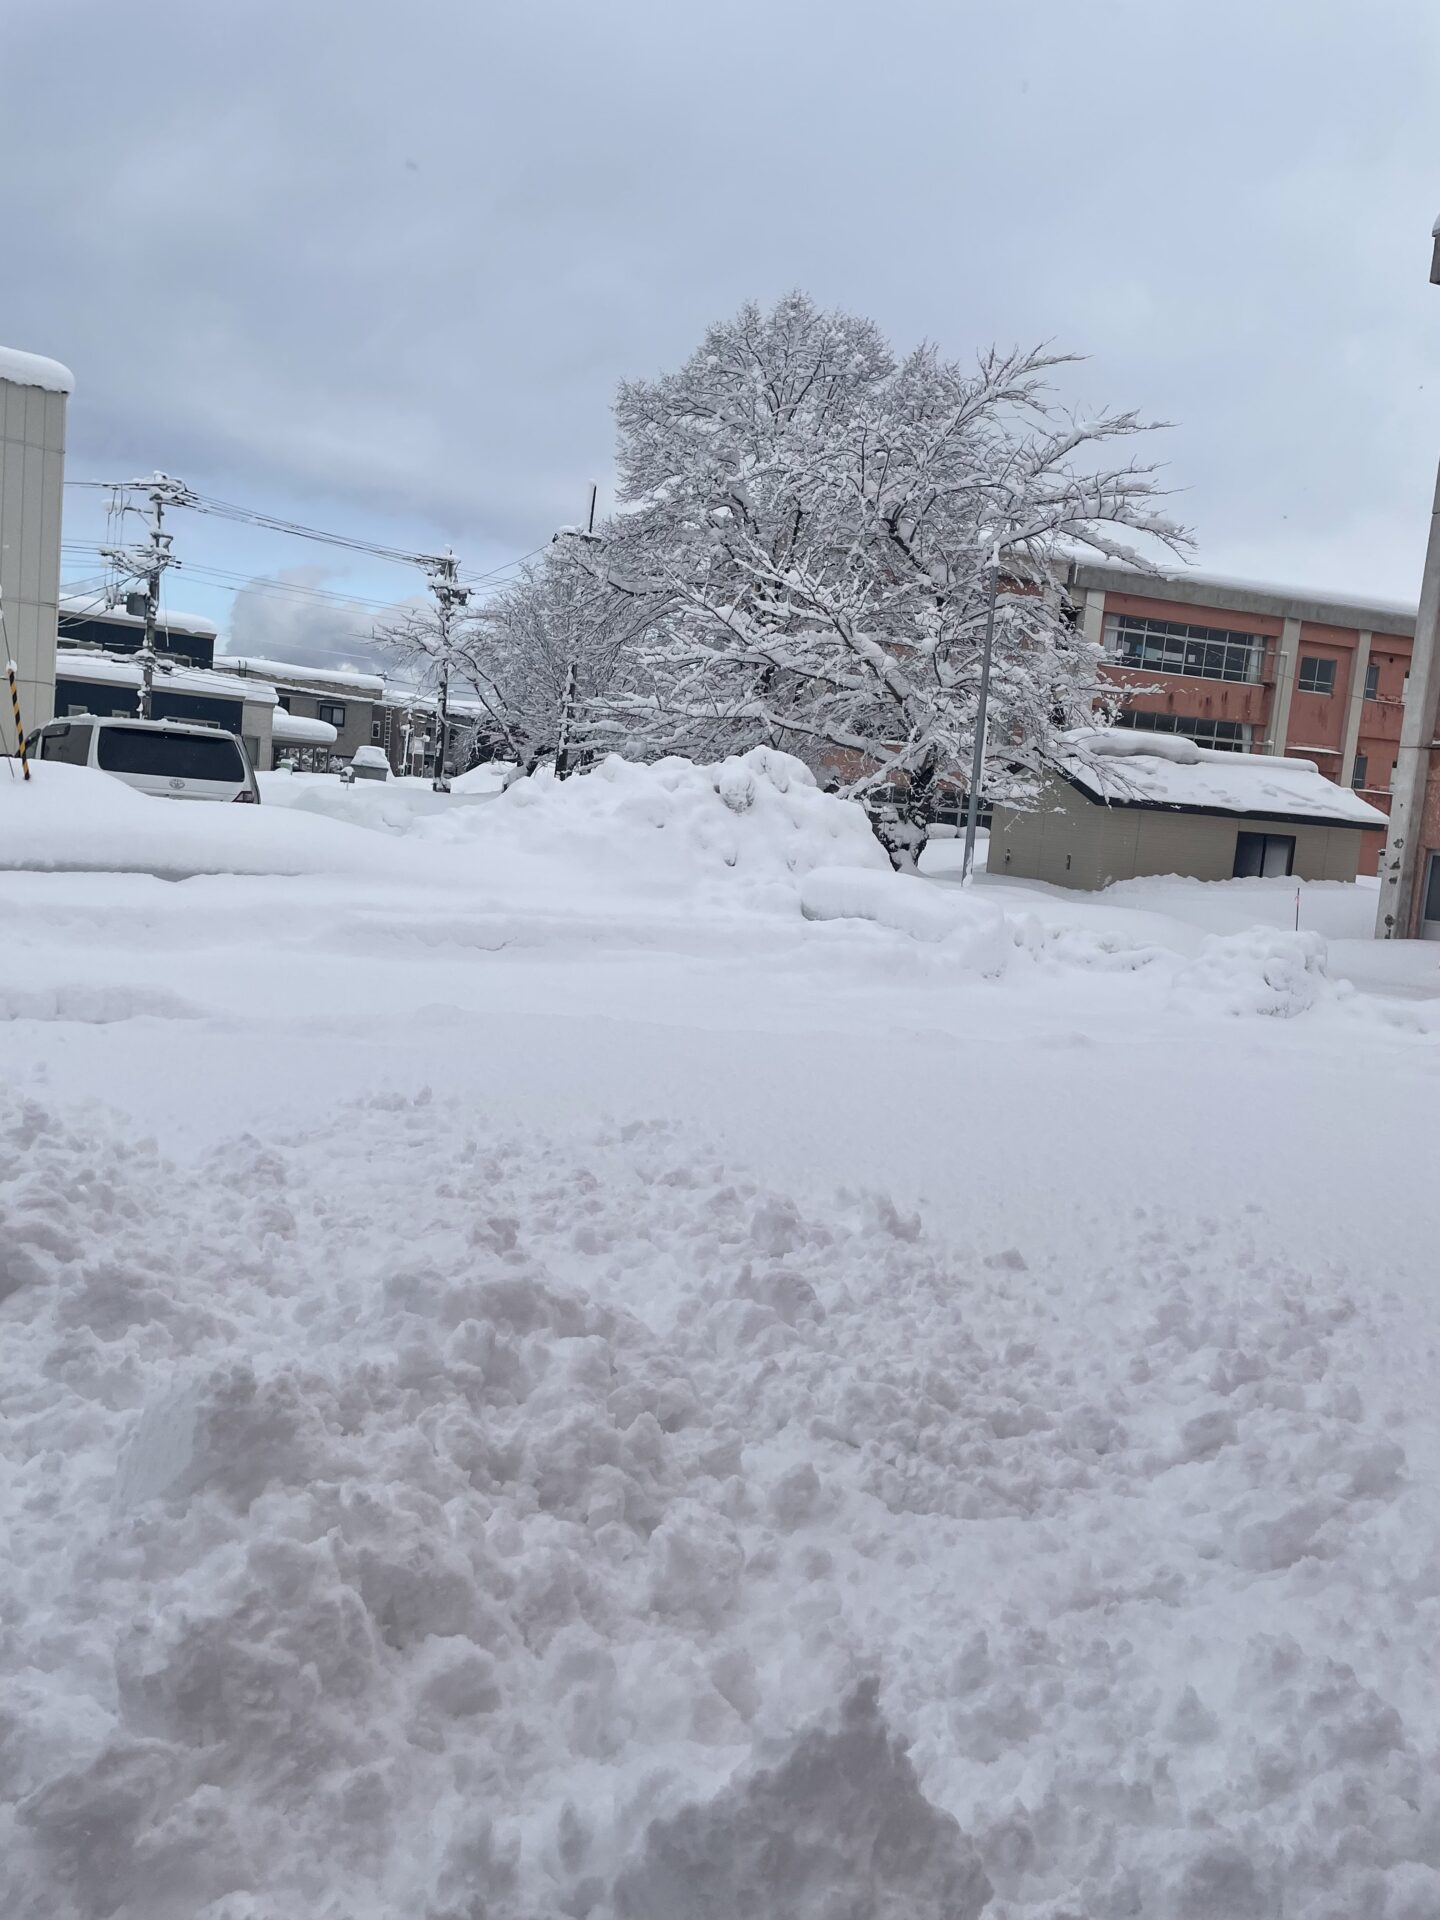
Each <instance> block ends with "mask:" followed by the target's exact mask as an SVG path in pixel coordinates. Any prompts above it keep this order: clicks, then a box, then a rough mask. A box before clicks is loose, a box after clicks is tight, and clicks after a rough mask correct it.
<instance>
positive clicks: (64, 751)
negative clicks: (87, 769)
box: [40, 726, 90, 767]
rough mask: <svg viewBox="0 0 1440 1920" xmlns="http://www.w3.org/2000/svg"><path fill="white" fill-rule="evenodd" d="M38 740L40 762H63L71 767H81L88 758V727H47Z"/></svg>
mask: <svg viewBox="0 0 1440 1920" xmlns="http://www.w3.org/2000/svg"><path fill="white" fill-rule="evenodd" d="M40 738H41V741H42V742H43V745H42V747H41V750H40V758H41V759H42V760H64V761H67V762H68V763H69V765H70V766H72V767H83V766H84V765H85V763H86V762H87V761H88V760H89V758H90V728H89V727H76V726H60V727H47V728H46V730H45V732H44V733H42V734H41V736H40Z"/></svg>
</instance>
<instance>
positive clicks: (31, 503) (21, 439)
mask: <svg viewBox="0 0 1440 1920" xmlns="http://www.w3.org/2000/svg"><path fill="white" fill-rule="evenodd" d="M64 484H65V395H64V394H63V393H50V392H47V391H46V389H45V388H43V387H22V386H16V385H15V384H14V383H13V382H12V381H9V380H0V604H3V607H4V612H5V646H6V648H7V649H8V651H9V654H10V656H11V658H13V659H14V661H15V662H16V664H17V666H18V667H19V669H20V673H19V681H20V706H21V714H22V717H23V719H24V722H25V729H26V732H27V733H33V732H34V730H35V729H36V727H39V726H42V725H43V724H44V722H45V721H47V720H48V719H50V718H51V715H52V713H53V711H54V694H55V621H56V601H57V598H58V595H59V591H60V515H61V509H62V503H63V501H64ZM3 664H4V654H3V653H0V666H3ZM0 707H3V717H0V751H4V752H6V753H13V752H14V750H15V737H14V727H13V725H12V723H11V719H10V710H9V707H10V703H9V701H8V700H6V701H4V702H0Z"/></svg>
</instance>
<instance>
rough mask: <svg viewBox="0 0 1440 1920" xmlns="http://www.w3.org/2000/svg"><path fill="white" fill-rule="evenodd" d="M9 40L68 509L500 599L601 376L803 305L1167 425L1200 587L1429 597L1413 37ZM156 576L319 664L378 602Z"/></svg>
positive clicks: (660, 32) (787, 24)
mask: <svg viewBox="0 0 1440 1920" xmlns="http://www.w3.org/2000/svg"><path fill="white" fill-rule="evenodd" d="M3 13H4V27H3V47H0V208H3V234H4V246H3V253H0V258H3V262H4V265H3V270H0V342H3V343H4V344H6V345H10V346H17V347H22V348H27V349H29V350H31V351H34V352H40V353H48V354H51V355H54V356H55V357H57V358H59V359H61V360H64V361H65V362H66V363H67V364H68V365H69V366H71V367H72V368H73V370H74V372H75V375H76V381H77V386H76V392H75V397H74V400H73V402H72V407H71V414H70V453H69V469H68V470H69V472H70V473H71V474H72V475H74V476H77V477H98V478H107V479H108V478H114V477H124V476H128V475H130V474H132V473H143V472H148V471H150V470H152V469H155V468H163V469H165V470H166V471H168V472H170V473H173V474H176V475H179V476H180V477H182V478H183V479H185V480H187V481H188V482H189V483H190V484H191V485H192V486H195V487H196V488H198V489H200V490H202V491H205V492H208V493H211V494H215V495H219V496H221V497H223V498H225V499H228V500H235V501H240V502H243V503H245V504H247V505H256V506H260V507H263V508H265V509H266V510H268V511H272V512H281V513H284V514H286V515H289V516H291V517H298V518H301V519H304V520H306V521H307V522H309V523H311V524H318V525H322V526H327V527H336V528H340V529H342V530H346V531H352V532H356V533H359V534H362V535H364V536H366V537H373V538H377V539H380V540H383V541H386V542H388V543H394V544H400V545H403V546H405V547H407V548H409V547H410V546H412V545H413V546H415V547H417V548H433V547H435V546H436V545H437V544H442V543H444V542H447V541H448V542H450V543H453V545H454V547H455V549H456V551H457V553H458V554H459V555H460V556H461V559H462V562H463V564H464V566H465V567H466V568H467V569H468V570H470V571H472V572H474V571H481V570H485V569H490V568H498V567H502V566H504V565H505V564H506V563H508V562H510V561H512V560H514V559H515V558H516V557H517V556H519V555H520V554H523V553H525V552H526V551H527V550H529V549H532V548H535V547H537V546H539V545H540V544H542V543H543V542H544V541H546V540H547V539H548V537H549V535H550V533H551V531H552V530H553V528H554V527H555V526H556V524H558V523H561V522H565V521H573V520H576V519H578V518H579V517H580V515H581V514H582V512H583V510H584V503H585V496H586V492H587V487H588V483H589V481H590V479H591V478H592V477H595V478H598V479H599V481H600V483H601V487H602V499H603V497H604V492H605V490H607V489H608V482H609V475H610V472H611V464H612V422H611V414H610V406H611V400H612V396H613V393H614V389H615V385H616V382H617V381H618V380H620V379H621V378H624V377H629V376H636V375H647V374H652V373H656V372H658V371H660V370H662V369H664V368H666V367H670V366H673V365H675V364H676V363H677V362H679V361H680V360H682V359H683V358H684V357H685V356H686V355H687V353H688V352H689V351H690V350H691V349H692V348H693V346H694V345H695V344H696V342H697V341H698V338H699V336H700V333H701V331H702V329H703V328H704V326H705V325H706V324H707V322H709V321H710V320H712V319H715V318H719V317H720V316H722V315H725V314H727V313H729V312H732V311H733V310H734V309H735V308H736V307H737V306H738V305H739V304H740V302H741V301H743V300H745V299H747V298H751V297H753V298H756V299H759V300H762V301H768V300H772V299H774V298H775V297H777V296H778V295H779V294H781V293H783V292H784V291H786V290H787V289H789V288H791V287H803V288H805V289H807V290H808V291H809V292H810V293H812V294H813V295H814V296H815V297H816V298H817V299H819V300H821V301H823V302H825V303H827V304H835V305H840V306H845V307H848V308H850V309H853V310H854V311H857V312H860V313H866V314H869V315H870V316H871V317H873V318H874V319H875V320H877V321H878V322H879V323H880V324H881V325H882V326H883V327H884V328H885V329H886V331H887V332H888V333H889V334H890V336H891V337H892V339H893V340H894V342H895V343H896V344H897V346H900V347H902V348H903V347H905V346H908V345H910V344H913V343H914V342H915V341H917V340H919V339H921V338H930V339H933V340H935V341H937V342H938V343H939V344H940V345H941V346H942V347H943V348H944V349H945V350H946V351H947V352H950V353H953V354H955V355H957V356H965V355H969V354H970V353H972V352H973V351H974V350H975V349H977V348H978V347H980V346H982V345H984V344H986V343H988V342H990V341H992V340H999V341H1001V342H1003V343H1007V344H1008V343H1011V342H1016V341H1019V342H1024V343H1029V342H1032V341H1035V340H1039V339H1047V340H1054V341H1055V342H1057V343H1058V344H1060V345H1063V346H1065V347H1067V348H1073V349H1075V350H1077V351H1079V352H1082V353H1084V354H1086V355H1088V356H1089V358H1088V361H1087V363H1086V364H1085V365H1084V366H1083V367H1081V368H1078V369H1076V370H1075V372H1074V376H1073V379H1072V380H1071V382H1070V383H1069V395H1070V397H1071V398H1073V399H1075V400H1076V401H1079V402H1106V403H1110V404H1115V405H1125V406H1136V407H1139V408H1140V409H1142V410H1143V411H1144V412H1146V413H1147V414H1149V415H1152V416H1154V417H1156V418H1162V419H1165V420H1168V421H1171V422H1173V423H1174V425H1173V427H1172V428H1171V429H1170V430H1169V431H1168V432H1167V433H1166V434H1165V435H1163V436H1162V437H1161V449H1160V450H1161V451H1162V452H1163V456H1164V458H1165V459H1166V460H1167V461H1168V463H1169V467H1170V475H1171V478H1172V480H1173V483H1174V485H1175V486H1177V487H1179V488H1182V489H1183V490H1184V491H1183V494H1182V497H1181V499H1180V502H1179V507H1180V511H1181V513H1182V515H1183V517H1184V518H1185V519H1187V520H1188V521H1189V523H1190V524H1191V525H1192V526H1193V527H1194V529H1195V531H1196V533H1197V535H1198V538H1199V542H1200V548H1199V553H1198V556H1197V564H1198V565H1199V566H1201V567H1202V568H1204V569H1206V570H1209V571H1223V572H1229V573H1239V574H1244V575H1247V576H1250V577H1254V578H1259V579H1268V580H1273V581H1280V582H1296V583H1304V584H1308V585H1311V586H1314V587H1317V588H1332V589H1338V590H1345V591H1349V592H1356V593H1373V594H1378V595H1384V596H1387V597H1394V598H1402V599H1405V598H1409V599H1413V598H1414V596H1415V593H1416V591H1417V588H1418V577H1419V571H1420V564H1421V559H1422V556H1423V548H1424V540H1425V526H1426V517H1427V512H1428V507H1429V501H1430V494H1431V490H1432V487H1433V478H1434V469H1435V462H1436V458H1437V455H1440V288H1432V287H1430V286H1429V285H1428V284H1427V268H1428V260H1429V248H1430V240H1429V233H1430V227H1431V223H1432V221H1433V219H1434V216H1435V214H1436V212H1437V210H1440V138H1437V129H1440V0H1364V4H1361V0H1268V4H1265V5H1257V4H1256V0H1243V3H1242V0H1028V4H1023V5H1022V4H1012V3H1010V0H993V3H992V4H974V3H971V0H949V4H943V3H941V0H933V3H931V4H904V3H903V0H893V3H892V4H891V5H889V6H879V5H877V4H875V0H867V3H866V4H859V3H858V0H728V3H727V4H726V5H723V6H705V7H701V6H695V5H689V4H686V3H685V0H664V3H663V4H662V3H661V0H606V4H604V5H598V6H596V5H591V6H580V5H571V4H568V0H530V3H529V4H523V3H521V4H517V0H506V4H504V5H499V4H493V3H492V0H451V4H448V5H439V4H434V3H433V0H406V4H404V5H397V4H395V0H325V3H324V4H322V3H321V0H309V3H307V0H284V3H283V4H272V0H211V3H210V4H189V5H180V4H172V3H170V0H166V4H155V3H154V0H126V3H125V4H124V5H116V4H114V0H105V3H104V4H91V0H5V4H4V8H3ZM93 506H94V502H93V497H91V498H88V499H87V497H86V496H85V495H84V494H83V493H82V492H79V491H78V490H75V489H72V490H71V494H70V497H69V500H68V502H67V537H71V538H73V539H75V540H76V541H85V540H92V541H93V540H94V539H95V538H96V537H97V533H98V531H99V527H98V523H97V521H96V519H95V517H94V511H93ZM177 550H178V551H180V552H181V553H182V554H183V555H184V556H185V558H186V560H187V561H189V562H190V563H191V566H192V571H191V572H190V573H189V574H188V575H187V576H186V577H185V578H184V579H183V581H181V582H178V583H177V584H176V585H174V586H173V587H170V588H169V589H168V592H169V597H170V600H171V602H172V603H173V604H175V605H184V606H191V607H195V608H197V609H199V610H202V611H207V612H209V613H211V614H212V616H214V617H216V618H218V619H219V620H220V622H221V624H222V626H228V624H229V622H230V621H231V618H232V614H233V617H234V620H235V623H236V635H235V638H236V640H237V642H240V643H242V644H243V645H244V646H245V647H247V648H249V649H250V650H252V651H259V650H260V649H261V647H262V646H264V647H266V648H267V649H268V650H271V651H278V650H279V649H280V648H281V647H284V648H286V649H287V650H288V653H289V655H290V656H292V657H293V655H294V654H295V653H296V652H297V651H301V652H304V653H306V654H307V655H308V656H309V657H311V658H313V659H316V660H321V659H325V658H327V657H330V658H335V657H338V656H339V655H340V654H343V653H345V652H348V651H350V650H351V649H352V644H353V643H352V641H351V640H350V638H349V636H348V630H347V627H346V615H345V613H344V611H343V610H342V609H337V608H335V607H333V606H332V605H331V603H329V602H327V601H325V600H324V599H321V598H319V597H317V596H316V595H315V593H314V589H316V588H320V589H322V590H324V589H328V590H332V591H338V592H343V593H349V594H352V595H354V596H355V597H356V598H357V599H358V600H359V601H361V602H364V603H371V602H377V603H378V602H383V601H385V600H387V599H390V598H392V597H393V598H400V597H402V596H404V595H405V594H406V593H408V592H410V591H411V590H412V588H413V580H412V578H411V577H410V576H409V575H408V574H407V573H406V572H405V571H404V570H402V569H397V568H395V567H393V566H383V565H373V566H372V565H368V564H365V563H357V564H355V565H353V566H352V565H348V564H340V565H337V564H334V563H333V561H334V556H332V555H330V554H327V553H326V552H325V551H324V550H323V549H317V548H310V547H306V546H303V545H300V544H298V543H295V542H292V541H288V540H284V539H282V538H280V537H279V536H274V535H252V534H247V533H244V532H241V531H239V530H237V529H235V528H233V527H230V526H227V525H226V524H225V523H223V522H221V521H217V520H213V519H190V518H188V517H187V518H185V519H183V520H182V521H180V522H179V523H178V524H177ZM202 568H203V569H205V570H206V575H208V577H205V576H202V573H201V572H200V571H199V569H202ZM66 571H67V575H68V577H70V578H79V577H81V576H82V575H84V574H87V573H90V574H93V572H94V571H95V567H94V564H93V562H92V563H89V564H87V562H86V560H85V558H84V556H83V554H80V553H72V554H71V555H68V556H67V566H66ZM216 573H224V574H226V575H228V576H231V578H230V580H229V583H228V584H225V583H222V582H220V581H219V580H217V579H216V578H215V577H214V575H215V574H216ZM252 576H261V577H271V578H277V577H278V578H280V579H282V580H283V581H284V582H285V583H286V584H287V585H288V586H289V587H292V588H296V587H298V588H308V589H310V590H311V591H310V593H309V595H308V597H307V595H306V594H305V593H304V592H285V593H277V592H264V591H256V590H250V591H248V592H246V593H244V594H243V595H241V596H236V595H234V594H233V593H232V591H231V588H233V587H234V586H235V585H237V584H239V583H240V582H243V581H244V580H245V579H247V578H250V577H252ZM502 577H503V576H502ZM370 611H371V609H370V606H369V605H368V604H365V605H362V606H361V607H360V608H359V609H358V611H357V612H356V614H355V616H354V617H355V618H356V619H358V621H359V622H360V624H361V625H362V627H363V625H364V623H365V622H366V621H367V620H368V619H369V617H370Z"/></svg>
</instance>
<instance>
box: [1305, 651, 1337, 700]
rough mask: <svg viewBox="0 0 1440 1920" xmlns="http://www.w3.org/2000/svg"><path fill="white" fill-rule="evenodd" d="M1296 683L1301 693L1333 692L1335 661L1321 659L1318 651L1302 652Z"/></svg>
mask: <svg viewBox="0 0 1440 1920" xmlns="http://www.w3.org/2000/svg"><path fill="white" fill-rule="evenodd" d="M1297 684H1298V686H1299V688H1300V691H1301V693H1334V691H1335V662H1334V661H1333V660H1322V659H1321V658H1320V656H1319V654H1318V653H1302V654H1301V656H1300V679H1299V681H1298V682H1297Z"/></svg>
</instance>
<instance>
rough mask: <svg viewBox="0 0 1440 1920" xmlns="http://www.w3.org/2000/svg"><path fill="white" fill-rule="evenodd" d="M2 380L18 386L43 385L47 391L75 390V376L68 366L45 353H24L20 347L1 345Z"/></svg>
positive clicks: (67, 391)
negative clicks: (48, 357)
mask: <svg viewBox="0 0 1440 1920" xmlns="http://www.w3.org/2000/svg"><path fill="white" fill-rule="evenodd" d="M0 380H8V381H9V382H10V383H11V385H12V386H16V387H43V388H44V389H45V391H46V393H73V392H74V391H75V376H74V374H73V373H71V371H70V369H69V368H68V367H62V366H61V364H60V362H59V361H58V360H47V359H46V358H45V356H44V355H43V354H39V353H22V352H21V351H20V349H19V348H18V347H0Z"/></svg>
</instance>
